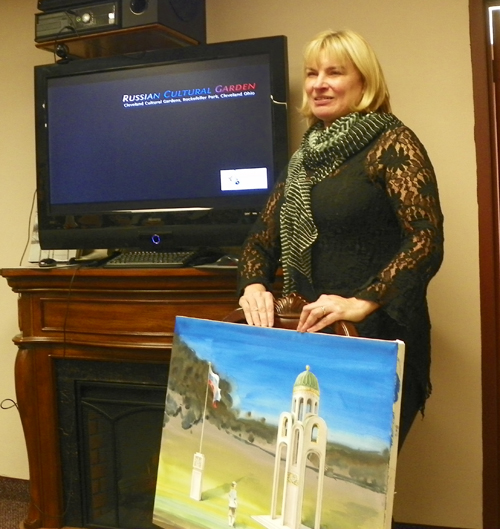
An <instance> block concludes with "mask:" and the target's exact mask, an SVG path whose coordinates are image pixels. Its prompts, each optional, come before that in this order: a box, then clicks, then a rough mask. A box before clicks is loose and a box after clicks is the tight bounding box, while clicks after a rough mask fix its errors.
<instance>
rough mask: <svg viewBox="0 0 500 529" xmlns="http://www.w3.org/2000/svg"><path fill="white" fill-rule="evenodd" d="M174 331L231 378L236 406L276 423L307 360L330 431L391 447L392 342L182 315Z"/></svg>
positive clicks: (357, 442)
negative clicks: (313, 375) (301, 331)
mask: <svg viewBox="0 0 500 529" xmlns="http://www.w3.org/2000/svg"><path fill="white" fill-rule="evenodd" d="M175 332H176V334H177V335H178V336H179V337H180V338H181V339H182V340H183V341H184V342H186V343H187V344H188V345H189V347H190V348H191V349H193V350H194V351H195V352H196V354H197V355H198V357H199V358H201V359H204V360H207V361H210V362H212V368H213V370H214V372H216V373H217V374H219V376H220V377H221V378H224V379H226V380H228V381H229V382H231V384H232V387H233V391H232V393H231V395H232V398H233V401H234V406H235V407H237V408H239V410H240V411H241V414H244V413H246V412H248V411H251V412H252V417H254V418H260V417H265V418H266V421H267V422H270V423H274V424H277V422H278V418H279V415H280V413H281V412H282V411H290V408H291V399H292V390H293V384H294V382H295V379H296V378H297V376H298V375H299V374H300V373H302V372H303V371H305V369H306V365H309V366H310V370H311V372H312V373H314V374H315V375H316V377H317V378H318V381H319V387H320V408H319V415H320V416H321V417H323V418H324V419H325V421H326V423H327V426H328V431H329V439H330V440H331V441H337V442H340V443H342V444H345V445H349V446H352V447H354V448H360V449H367V450H383V449H384V448H388V447H389V445H390V438H391V424H392V402H393V400H394V393H395V389H394V388H395V383H396V382H395V381H396V376H395V370H396V361H397V352H398V344H397V342H387V341H381V340H366V339H362V338H344V337H342V336H334V335H326V334H320V333H316V334H301V333H298V332H296V331H287V330H281V329H268V328H258V327H251V326H247V325H238V324H231V323H223V322H215V321H209V320H200V319H195V318H184V317H178V318H177V319H176V326H175ZM173 354H174V356H175V351H174V352H173Z"/></svg>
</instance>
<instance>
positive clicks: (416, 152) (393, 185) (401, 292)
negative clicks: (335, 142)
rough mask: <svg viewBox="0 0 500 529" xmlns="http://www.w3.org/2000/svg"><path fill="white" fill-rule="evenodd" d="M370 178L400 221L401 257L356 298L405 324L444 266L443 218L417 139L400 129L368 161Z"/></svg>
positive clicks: (428, 164)
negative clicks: (382, 188)
mask: <svg viewBox="0 0 500 529" xmlns="http://www.w3.org/2000/svg"><path fill="white" fill-rule="evenodd" d="M368 172H369V174H370V176H371V178H373V179H374V180H376V181H378V182H380V183H381V185H384V186H385V189H386V191H387V193H388V195H389V197H390V199H391V202H392V204H393V208H394V211H395V212H396V215H397V217H398V219H399V222H400V225H401V229H402V233H403V239H402V244H401V247H400V250H399V252H398V253H397V255H395V256H394V258H393V259H392V260H391V261H390V262H389V263H388V264H387V265H386V266H385V268H384V269H383V270H381V271H380V272H379V273H378V274H377V275H376V276H375V277H372V278H371V280H370V282H369V284H367V285H365V287H364V288H363V289H362V290H360V291H359V292H358V293H357V294H356V297H359V298H362V299H368V300H372V301H377V302H378V303H380V304H381V305H382V306H383V308H384V310H386V312H388V313H389V315H390V316H391V317H393V318H394V319H396V320H397V321H399V322H401V323H405V322H407V321H408V318H411V317H412V316H413V314H414V311H415V310H418V308H417V306H416V305H418V304H419V303H420V305H421V304H422V303H425V293H426V289H427V285H428V284H429V281H430V280H431V278H432V277H433V276H434V275H435V274H436V272H437V271H438V269H439V267H440V265H441V262H442V260H443V216H442V213H441V207H440V204H439V195H438V188H437V182H436V177H435V174H434V169H433V167H432V164H431V162H430V160H429V157H428V155H427V152H426V150H425V148H424V147H423V145H422V144H421V143H420V141H419V140H418V138H417V137H416V136H415V134H414V133H413V132H412V131H411V130H410V129H408V128H406V127H401V128H399V129H397V130H396V131H393V132H392V134H388V135H386V136H385V137H384V139H383V140H382V141H381V142H378V145H377V147H376V148H375V149H374V150H373V151H372V152H371V153H370V155H369V157H368Z"/></svg>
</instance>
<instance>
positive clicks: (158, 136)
mask: <svg viewBox="0 0 500 529" xmlns="http://www.w3.org/2000/svg"><path fill="white" fill-rule="evenodd" d="M287 103H288V67H287V43H286V38H285V37H283V36H276V37H265V38H257V39H249V40H242V41H232V42H224V43H217V44H208V45H201V46H189V47H184V48H171V49H163V50H156V51H150V52H144V53H140V54H131V55H122V56H116V57H106V58H97V59H77V60H74V61H70V62H68V63H64V64H61V63H54V64H51V65H45V66H37V67H35V115H36V154H37V197H38V199H37V201H38V208H37V210H38V230H39V239H40V245H41V247H42V249H102V248H104V249H140V250H144V249H147V250H162V251H163V250H167V251H168V250H171V249H173V250H177V249H185V248H188V249H190V248H199V247H201V246H217V247H227V246H230V247H234V246H239V245H241V243H242V242H243V240H244V239H245V237H246V235H247V233H248V230H249V228H250V227H251V225H252V224H253V222H254V221H255V218H256V216H257V213H258V211H259V210H260V209H261V208H262V205H263V204H264V202H265V200H266V197H267V196H268V194H269V192H270V190H271V189H272V187H273V185H274V183H275V180H276V178H277V177H278V175H279V173H280V172H281V171H282V170H283V168H284V167H285V165H286V163H287V160H288V155H289V152H288V120H287Z"/></svg>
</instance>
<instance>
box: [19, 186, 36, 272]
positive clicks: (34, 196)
mask: <svg viewBox="0 0 500 529" xmlns="http://www.w3.org/2000/svg"><path fill="white" fill-rule="evenodd" d="M35 198H36V189H35V192H34V193H33V198H32V200H31V209H30V215H29V220H28V240H27V241H26V246H25V247H24V250H23V254H22V255H21V259H20V261H19V266H22V265H23V259H24V256H25V255H26V252H27V251H28V248H29V245H30V243H31V221H32V219H33V211H34V210H35Z"/></svg>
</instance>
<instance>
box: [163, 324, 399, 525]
mask: <svg viewBox="0 0 500 529" xmlns="http://www.w3.org/2000/svg"><path fill="white" fill-rule="evenodd" d="M403 356H404V344H403V343H402V342H399V341H395V342H392V341H383V340H369V339H364V338H354V337H344V336H336V335H329V334H321V333H314V334H313V333H311V334H307V333H306V334H301V333H298V332H296V331H291V330H283V329H269V328H258V327H251V326H247V325H239V324H233V323H224V322H214V321H208V320H201V319H196V318H183V317H179V318H177V319H176V325H175V336H174V345H173V349H172V358H171V364H170V371H169V379H168V387H167V396H166V404H165V418H164V427H163V432H162V444H161V450H160V461H159V467H158V479H157V488H156V496H155V505H154V515H153V523H154V524H156V525H158V526H159V527H163V528H166V529H170V528H179V529H217V528H219V527H220V528H226V527H237V528H241V529H250V528H252V529H262V528H263V527H264V528H268V529H283V528H285V529H286V528H289V529H303V528H314V529H389V528H390V527H391V516H392V502H393V495H394V477H395V468H396V457H397V439H398V421H399V409H400V394H401V380H402V366H403Z"/></svg>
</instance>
